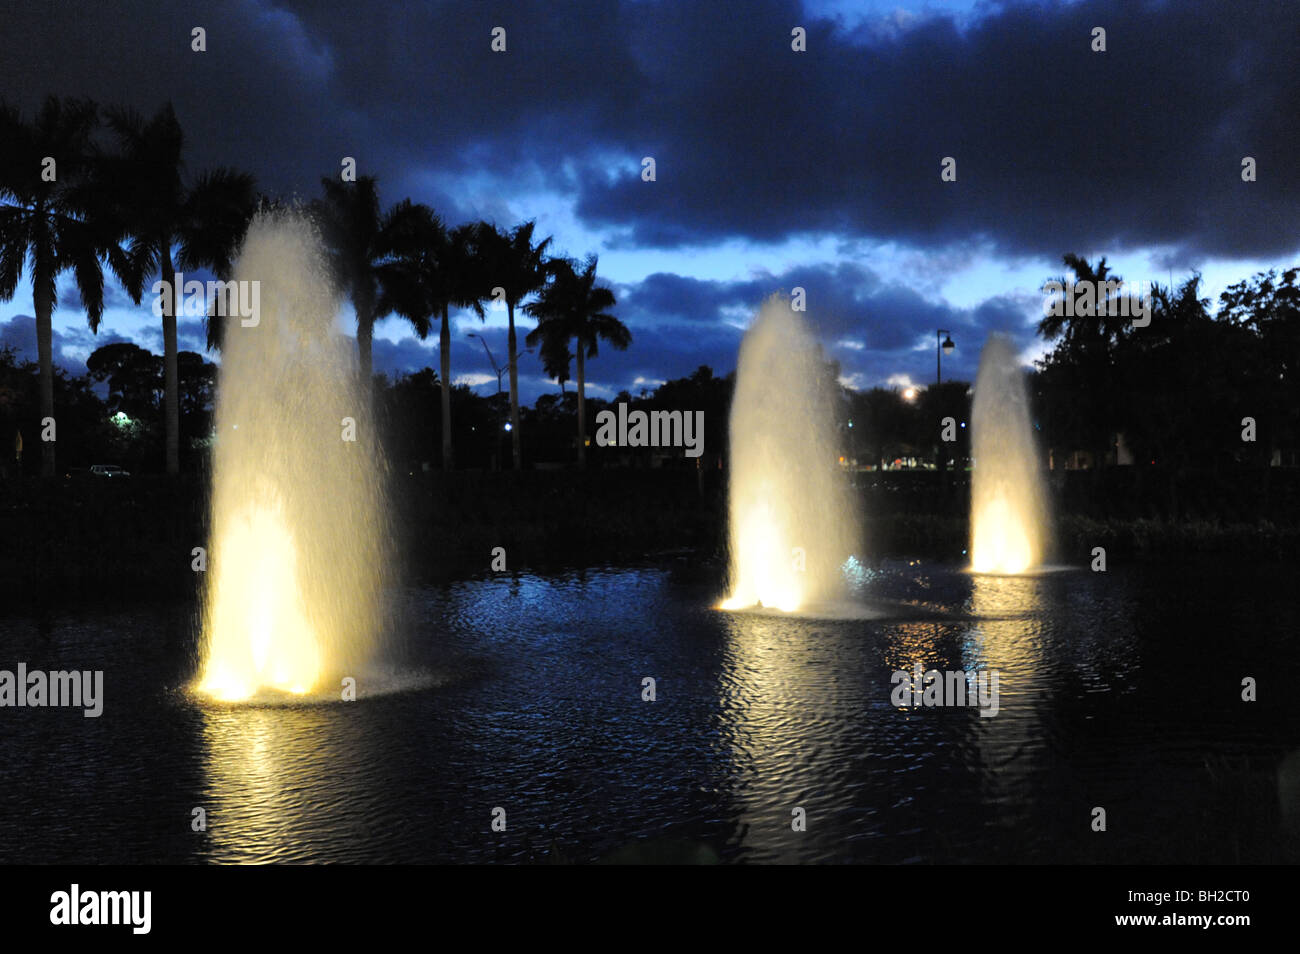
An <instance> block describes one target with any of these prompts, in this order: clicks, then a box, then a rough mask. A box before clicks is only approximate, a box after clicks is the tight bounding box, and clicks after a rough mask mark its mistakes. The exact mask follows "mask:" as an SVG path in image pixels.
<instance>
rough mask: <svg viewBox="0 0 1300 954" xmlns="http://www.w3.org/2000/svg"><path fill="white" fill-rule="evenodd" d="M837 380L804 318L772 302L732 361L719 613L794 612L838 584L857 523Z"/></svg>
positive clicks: (835, 591)
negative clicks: (725, 567)
mask: <svg viewBox="0 0 1300 954" xmlns="http://www.w3.org/2000/svg"><path fill="white" fill-rule="evenodd" d="M834 384H835V382H834V381H833V380H832V379H831V376H830V373H829V370H828V367H827V364H826V362H825V361H823V360H822V357H821V354H820V352H819V350H818V349H817V347H816V344H815V342H814V340H813V337H812V335H811V333H810V332H809V330H808V326H807V324H806V323H805V322H804V320H803V318H802V317H801V316H800V315H798V314H796V313H795V312H794V311H793V310H792V309H791V307H790V302H789V301H788V300H787V299H785V298H784V297H782V296H780V295H773V296H772V297H770V298H768V300H767V301H765V302H764V303H763V307H762V308H761V309H760V310H759V314H758V317H757V318H756V319H755V321H754V323H753V325H751V326H750V328H749V330H748V331H747V332H746V333H745V337H744V340H743V341H742V342H741V345H740V357H739V359H738V362H737V366H736V391H735V395H734V397H733V399H732V405H731V451H730V475H729V484H730V507H729V518H730V537H731V541H730V551H731V552H730V556H731V575H730V595H729V596H728V597H727V599H726V600H725V601H724V602H723V604H722V608H723V609H745V608H749V607H753V606H756V605H761V606H763V607H765V608H775V609H779V610H783V611H785V612H794V611H796V610H799V609H805V608H807V607H808V606H809V605H810V604H813V603H816V602H817V601H820V600H825V599H828V598H832V597H835V596H837V595H839V592H840V590H841V589H842V587H843V580H844V577H843V572H842V566H843V564H844V561H845V559H846V558H847V557H849V556H851V555H852V554H853V552H854V549H855V548H856V547H857V546H858V543H859V537H858V527H859V521H858V517H857V509H856V508H855V507H854V505H853V500H852V497H851V495H850V492H849V487H848V482H847V480H846V478H845V474H844V472H843V469H842V468H841V467H840V465H839V462H838V457H839V454H838V447H837V442H836V426H835V415H834V412H833V407H834V404H833V401H834V394H833V390H832V389H833V387H834Z"/></svg>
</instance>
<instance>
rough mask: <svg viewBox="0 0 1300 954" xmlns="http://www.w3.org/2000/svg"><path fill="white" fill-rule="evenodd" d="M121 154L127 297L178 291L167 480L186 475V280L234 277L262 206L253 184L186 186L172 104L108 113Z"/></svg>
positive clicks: (167, 344) (232, 174) (167, 306)
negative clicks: (182, 365) (180, 353)
mask: <svg viewBox="0 0 1300 954" xmlns="http://www.w3.org/2000/svg"><path fill="white" fill-rule="evenodd" d="M106 118H107V120H108V125H109V128H111V129H112V130H113V132H114V133H115V134H116V136H117V139H118V142H119V145H120V153H119V154H118V155H117V156H115V157H113V159H112V160H111V169H112V171H113V173H114V175H113V180H114V184H115V188H116V189H117V196H118V197H119V202H118V204H117V214H118V216H120V217H121V219H122V220H123V221H125V222H126V223H127V226H126V227H127V231H128V232H129V233H130V235H131V241H130V247H129V253H130V256H131V267H132V276H131V281H130V284H129V286H128V290H129V291H130V292H131V294H132V296H133V297H134V298H135V299H136V300H137V301H138V300H139V298H140V295H141V293H142V290H143V286H144V283H145V281H146V280H147V279H148V278H149V277H150V276H153V275H158V276H159V277H160V278H161V279H162V280H163V281H165V282H167V283H168V284H169V285H170V286H171V290H170V293H169V294H168V295H167V298H166V299H165V300H164V301H163V302H162V321H163V365H164V378H165V394H164V398H163V416H164V418H165V420H166V430H167V473H168V474H178V473H180V387H179V369H178V365H177V360H178V359H177V343H176V318H177V312H178V311H179V310H180V301H181V293H182V289H180V288H178V287H177V284H178V282H177V276H178V273H179V272H183V271H186V270H190V269H201V268H208V269H211V270H212V271H213V272H215V273H216V274H218V275H224V274H228V273H229V272H230V269H231V259H232V257H233V255H234V252H235V248H236V246H237V244H238V243H239V241H240V240H241V239H242V238H243V235H244V232H245V230H246V229H247V227H248V220H249V219H250V218H251V217H252V214H253V209H254V208H255V205H256V192H255V191H254V187H253V177H252V176H251V175H249V174H248V173H245V172H238V171H235V170H233V169H214V170H212V171H210V172H206V173H203V174H202V175H200V176H198V177H197V178H196V179H195V180H194V182H193V184H192V185H189V186H187V185H186V183H185V175H184V162H183V160H182V158H181V153H182V151H183V149H184V145H185V137H184V134H183V133H182V131H181V126H180V123H179V122H178V121H177V119H176V113H175V111H174V110H173V109H172V106H171V104H170V103H168V104H166V105H165V106H163V107H162V108H161V109H160V110H158V112H157V113H155V114H154V115H153V116H152V117H151V118H149V119H145V118H144V117H142V116H141V115H140V114H139V113H137V112H136V111H135V110H133V109H129V108H112V109H109V110H107V111H106Z"/></svg>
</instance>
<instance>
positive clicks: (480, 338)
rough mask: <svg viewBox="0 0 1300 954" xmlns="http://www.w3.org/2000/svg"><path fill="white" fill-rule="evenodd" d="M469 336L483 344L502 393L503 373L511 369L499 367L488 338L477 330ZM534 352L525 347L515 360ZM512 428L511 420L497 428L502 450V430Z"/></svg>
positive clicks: (498, 392)
mask: <svg viewBox="0 0 1300 954" xmlns="http://www.w3.org/2000/svg"><path fill="white" fill-rule="evenodd" d="M469 336H470V337H471V338H477V339H478V342H479V344H481V345H482V346H483V350H484V351H485V352H486V353H487V359H488V364H490V365H492V370H493V371H495V372H496V376H497V395H498V396H500V394H501V375H503V374H505V373H506V372H507V371H509V370H510V369H509V367H505V368H502V367H499V366H498V365H497V362H496V358H494V357H492V349H491V348H489V347H488V343H487V339H486V338H484V337H483V336H482V335H481V334H479V333H478V332H476V331H471V332H470V333H469ZM532 353H533V349H532V348H525V349H524V350H523V351H520V352H519V353H518V354H517V355H515V360H516V361H517V360H519V358H521V357H523V356H524V355H526V354H532ZM500 418H501V415H500V413H498V414H497V423H498V424H500ZM510 429H511V428H510V422H509V421H507V422H506V423H505V425H504V427H503V428H498V429H497V437H498V440H497V448H498V450H500V444H501V441H500V435H501V432H502V430H504V431H505V432H507V433H508V432H509V431H510Z"/></svg>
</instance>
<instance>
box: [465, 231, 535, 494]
mask: <svg viewBox="0 0 1300 954" xmlns="http://www.w3.org/2000/svg"><path fill="white" fill-rule="evenodd" d="M536 226H537V223H536V222H535V221H529V222H525V223H524V224H523V225H518V226H516V227H515V228H514V229H513V230H511V231H510V232H501V231H499V230H498V229H497V227H496V226H495V225H489V224H488V223H486V222H484V223H481V225H480V226H479V249H480V254H481V255H482V260H483V268H484V270H485V274H486V277H487V278H488V280H489V281H490V282H491V283H492V284H493V285H494V286H499V287H501V288H503V289H504V290H505V299H506V313H507V317H508V320H509V327H510V330H509V334H508V337H507V349H508V351H509V360H508V364H509V367H510V443H511V448H512V450H513V452H514V463H515V470H519V469H521V468H522V467H523V453H522V450H521V443H520V436H519V435H520V430H519V361H518V350H519V349H518V346H517V342H516V339H515V308H516V307H517V306H518V305H519V303H520V302H521V301H523V300H524V299H525V298H526V297H528V296H529V295H531V294H532V293H533V292H535V291H537V290H538V289H540V288H541V287H542V286H543V285H544V284H545V283H546V278H547V259H546V257H545V255H546V249H547V248H548V247H549V246H550V244H551V239H550V238H545V239H543V240H542V241H541V242H539V243H538V244H537V245H533V230H534V229H535V228H536Z"/></svg>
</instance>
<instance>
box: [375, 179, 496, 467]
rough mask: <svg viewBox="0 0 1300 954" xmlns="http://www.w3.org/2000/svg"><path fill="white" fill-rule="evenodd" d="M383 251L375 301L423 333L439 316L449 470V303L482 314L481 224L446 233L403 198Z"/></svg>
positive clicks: (439, 222)
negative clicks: (378, 294)
mask: <svg viewBox="0 0 1300 954" xmlns="http://www.w3.org/2000/svg"><path fill="white" fill-rule="evenodd" d="M388 234H389V239H388V255H389V257H388V258H387V260H386V261H384V262H383V263H381V265H380V267H379V269H378V277H379V280H380V283H381V287H382V291H381V294H380V298H379V305H380V307H381V308H382V309H385V313H387V312H389V311H392V312H396V313H397V314H399V315H402V316H403V317H405V318H407V319H408V320H410V321H411V322H412V324H414V325H415V327H416V330H417V331H418V332H419V333H420V337H421V338H423V337H424V336H425V334H426V333H427V332H428V330H429V319H430V318H432V317H433V316H434V315H438V316H440V317H441V319H442V322H441V328H440V329H439V334H438V358H439V363H440V365H441V369H440V380H441V382H442V384H441V385H440V386H439V391H440V392H441V397H442V401H441V404H442V408H441V410H442V466H443V469H444V470H451V469H452V468H453V467H454V464H455V455H454V451H453V448H452V441H451V384H450V382H451V309H452V307H458V308H471V309H473V310H474V312H475V314H477V315H478V317H479V318H480V319H484V318H486V316H487V315H486V312H485V311H484V310H483V299H485V298H486V297H488V295H489V291H488V290H487V289H486V288H485V287H484V272H483V270H482V267H481V264H480V259H479V257H478V254H477V253H478V248H479V244H478V243H479V240H480V238H481V229H480V227H479V226H476V225H470V224H466V225H460V226H457V227H456V228H454V229H452V231H451V232H450V233H449V232H448V231H447V228H446V226H445V225H443V223H442V220H441V219H440V218H439V217H438V216H437V215H436V214H435V213H434V212H433V210H432V209H430V208H429V207H428V206H425V205H420V204H418V203H411V202H409V201H407V202H404V203H402V204H401V205H399V206H398V207H396V208H395V209H394V211H393V213H392V217H391V224H390V226H389V231H388Z"/></svg>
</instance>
